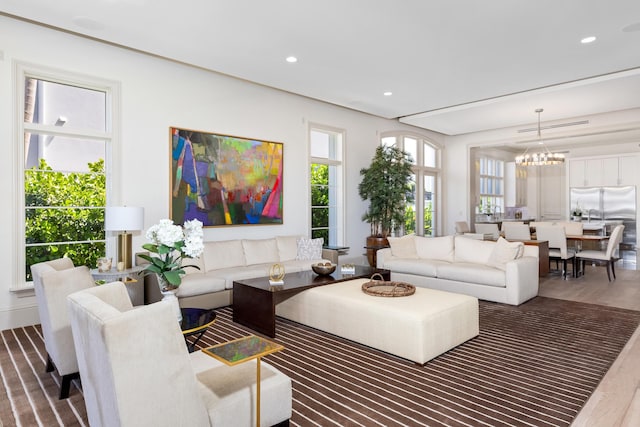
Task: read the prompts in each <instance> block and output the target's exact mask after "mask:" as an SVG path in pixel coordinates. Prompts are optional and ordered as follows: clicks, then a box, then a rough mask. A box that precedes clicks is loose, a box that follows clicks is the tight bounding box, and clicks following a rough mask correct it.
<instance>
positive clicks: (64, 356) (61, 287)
mask: <svg viewBox="0 0 640 427" xmlns="http://www.w3.org/2000/svg"><path fill="white" fill-rule="evenodd" d="M31 275H32V277H33V287H34V290H35V293H36V301H37V303H38V314H39V315H40V324H41V325H42V335H43V336H44V346H45V349H46V350H47V365H46V371H47V372H52V371H53V370H54V369H57V371H58V374H60V377H62V382H61V385H60V395H59V398H60V399H66V398H67V397H69V390H70V387H71V381H72V380H73V379H75V378H78V361H77V359H76V352H75V350H74V348H73V336H72V333H71V321H70V320H69V314H68V311H67V296H68V295H69V294H71V293H73V292H76V291H79V290H81V289H86V288H90V287H94V286H95V283H94V281H93V278H92V277H91V272H90V271H89V269H88V268H87V267H86V266H80V267H74V265H73V261H71V260H70V259H69V258H60V259H55V260H52V261H45V262H41V263H38V264H33V265H32V266H31Z"/></svg>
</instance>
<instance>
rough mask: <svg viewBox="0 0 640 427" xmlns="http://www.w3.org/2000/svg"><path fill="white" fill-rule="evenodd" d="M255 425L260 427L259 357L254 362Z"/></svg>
mask: <svg viewBox="0 0 640 427" xmlns="http://www.w3.org/2000/svg"><path fill="white" fill-rule="evenodd" d="M256 366H257V371H256V427H260V357H258V358H257V362H256Z"/></svg>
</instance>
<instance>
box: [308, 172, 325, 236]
mask: <svg viewBox="0 0 640 427" xmlns="http://www.w3.org/2000/svg"><path fill="white" fill-rule="evenodd" d="M311 206H312V208H311V229H312V231H311V237H312V238H317V237H322V238H324V242H325V243H329V230H328V229H327V228H326V227H329V166H328V165H323V164H312V165H311Z"/></svg>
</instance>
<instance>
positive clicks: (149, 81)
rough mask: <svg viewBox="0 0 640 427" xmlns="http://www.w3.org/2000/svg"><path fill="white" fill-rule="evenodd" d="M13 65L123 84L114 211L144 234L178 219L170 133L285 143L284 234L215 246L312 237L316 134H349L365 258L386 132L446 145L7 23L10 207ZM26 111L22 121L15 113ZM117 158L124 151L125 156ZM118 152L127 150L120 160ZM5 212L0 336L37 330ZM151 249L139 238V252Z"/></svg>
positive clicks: (5, 193)
mask: <svg viewBox="0 0 640 427" xmlns="http://www.w3.org/2000/svg"><path fill="white" fill-rule="evenodd" d="M14 61H20V62H28V63H33V64H37V65H42V66H46V67H53V68H57V69H61V70H65V71H72V72H75V73H83V74H87V75H91V76H95V77H99V78H104V79H109V80H113V81H116V82H119V83H120V84H121V100H122V102H121V106H120V107H121V131H120V135H119V137H120V138H119V144H120V147H119V148H120V150H119V151H120V153H121V157H120V158H119V159H114V160H115V162H114V172H115V174H116V175H117V178H118V179H117V181H116V182H117V185H116V188H114V196H115V197H114V198H113V199H112V200H111V203H112V204H116V205H118V204H126V205H129V206H143V207H144V208H145V227H149V226H151V225H152V224H154V223H155V222H156V221H158V220H159V219H161V218H165V217H167V216H168V214H169V165H170V163H169V127H171V126H177V127H180V128H187V129H196V130H202V131H210V132H216V133H222V134H230V135H236V136H243V137H251V138H259V139H265V140H270V141H278V142H282V143H284V180H283V181H284V224H283V225H280V226H246V227H241V226H238V227H227V228H207V229H206V230H205V239H206V240H225V239H233V238H264V237H270V236H274V235H284V234H308V229H309V214H308V212H309V204H308V167H307V165H308V161H307V159H308V148H307V146H308V144H307V138H308V128H307V124H308V123H309V122H313V123H315V124H324V125H328V126H332V127H335V128H341V129H345V130H346V143H345V156H346V157H345V161H346V163H347V166H348V167H346V174H345V179H346V200H345V206H346V218H347V226H346V241H345V242H344V243H345V244H346V245H347V246H350V247H351V254H353V255H356V256H359V255H360V254H361V252H362V251H363V249H362V247H363V246H364V241H365V237H366V236H367V235H368V234H369V226H368V224H365V223H362V221H361V219H360V218H361V216H362V213H363V212H364V211H365V209H366V203H365V202H363V201H361V200H360V197H359V196H358V192H357V186H358V183H359V182H360V176H359V171H360V169H361V168H363V167H366V166H367V165H368V164H369V160H370V159H371V157H372V156H373V152H374V149H375V147H376V145H377V142H378V135H379V133H380V132H386V131H394V130H408V131H412V132H418V133H420V134H422V135H425V136H427V137H429V138H430V139H432V140H434V141H436V142H441V140H442V138H439V136H438V134H434V133H430V132H426V131H422V130H419V129H416V128H414V127H411V126H407V125H403V124H400V123H398V122H397V121H394V120H386V119H382V118H378V117H373V116H370V115H366V114H362V113H358V112H355V111H352V110H348V109H344V108H340V107H336V106H332V105H329V104H326V103H322V102H318V101H313V100H310V99H307V98H304V97H299V96H295V95H291V94H287V93H284V92H280V91H277V90H273V89H270V88H266V87H262V86H258V85H254V84H250V83H247V82H244V81H240V80H236V79H233V78H229V77H226V76H222V75H219V74H216V73H211V72H207V71H203V70H200V69H196V68H192V67H187V66H184V65H181V64H177V63H173V62H170V61H166V60H162V59H159V58H155V57H151V56H147V55H142V54H139V53H135V52H132V51H128V50H125V49H121V48H118V47H114V46H110V45H106V44H101V43H97V42H94V41H90V40H86V39H83V38H79V37H76V36H73V35H70V34H66V33H61V32H57V31H54V30H51V29H46V28H42V27H39V26H35V25H32V24H28V23H24V22H21V21H17V20H13V19H10V18H7V17H3V16H0V93H2V94H3V95H2V97H0V141H1V142H0V143H1V144H2V146H3V148H4V154H5V155H4V156H1V157H0V174H1V176H2V182H3V183H4V185H3V186H2V187H1V188H0V197H1V199H2V200H5V201H10V203H11V206H13V205H14V204H15V203H14V201H15V197H14V193H15V192H16V191H19V189H18V188H16V185H15V183H14V176H15V175H14V174H15V173H16V170H19V169H16V168H17V167H18V166H19V164H17V163H16V162H17V159H16V157H15V153H14V152H13V147H14V144H17V143H20V141H22V139H21V137H18V136H17V135H16V125H15V123H16V122H15V121H16V114H18V115H19V114H21V110H20V107H15V103H16V102H15V100H14V99H13V96H12V95H10V94H12V93H13V91H14V89H13V85H14V83H15V81H14V76H13V67H14ZM16 110H17V111H16ZM116 148H118V147H116ZM116 151H118V150H116ZM13 207H14V208H13V209H3V210H2V211H1V212H0V218H1V219H2V221H0V224H1V225H0V241H1V242H2V243H1V244H2V251H1V252H2V253H3V256H2V257H0V271H3V272H4V273H5V280H4V281H3V282H2V283H0V330H2V329H7V328H10V327H16V326H19V325H24V324H33V323H37V322H38V320H37V314H36V310H35V299H34V297H33V296H32V295H31V294H29V293H26V294H23V295H22V296H21V295H17V294H16V293H13V292H10V291H9V288H10V287H11V286H12V285H13V284H14V283H16V281H17V280H19V279H18V274H17V271H18V269H16V268H15V266H14V263H13V261H12V256H10V255H8V254H13V253H14V252H15V251H16V250H19V248H20V245H19V242H17V241H16V236H15V235H14V232H13V230H14V228H15V226H16V224H17V220H16V215H17V213H16V212H17V209H18V207H16V206H13ZM144 241H145V239H144V236H143V235H142V233H138V234H137V235H134V242H133V243H134V248H138V247H139V246H140V245H141V244H143V243H144Z"/></svg>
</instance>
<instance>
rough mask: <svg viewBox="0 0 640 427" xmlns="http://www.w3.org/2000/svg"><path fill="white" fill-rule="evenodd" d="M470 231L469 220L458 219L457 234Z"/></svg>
mask: <svg viewBox="0 0 640 427" xmlns="http://www.w3.org/2000/svg"><path fill="white" fill-rule="evenodd" d="M470 231H471V229H470V228H469V224H468V223H467V221H456V234H464V233H468V232H470Z"/></svg>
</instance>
